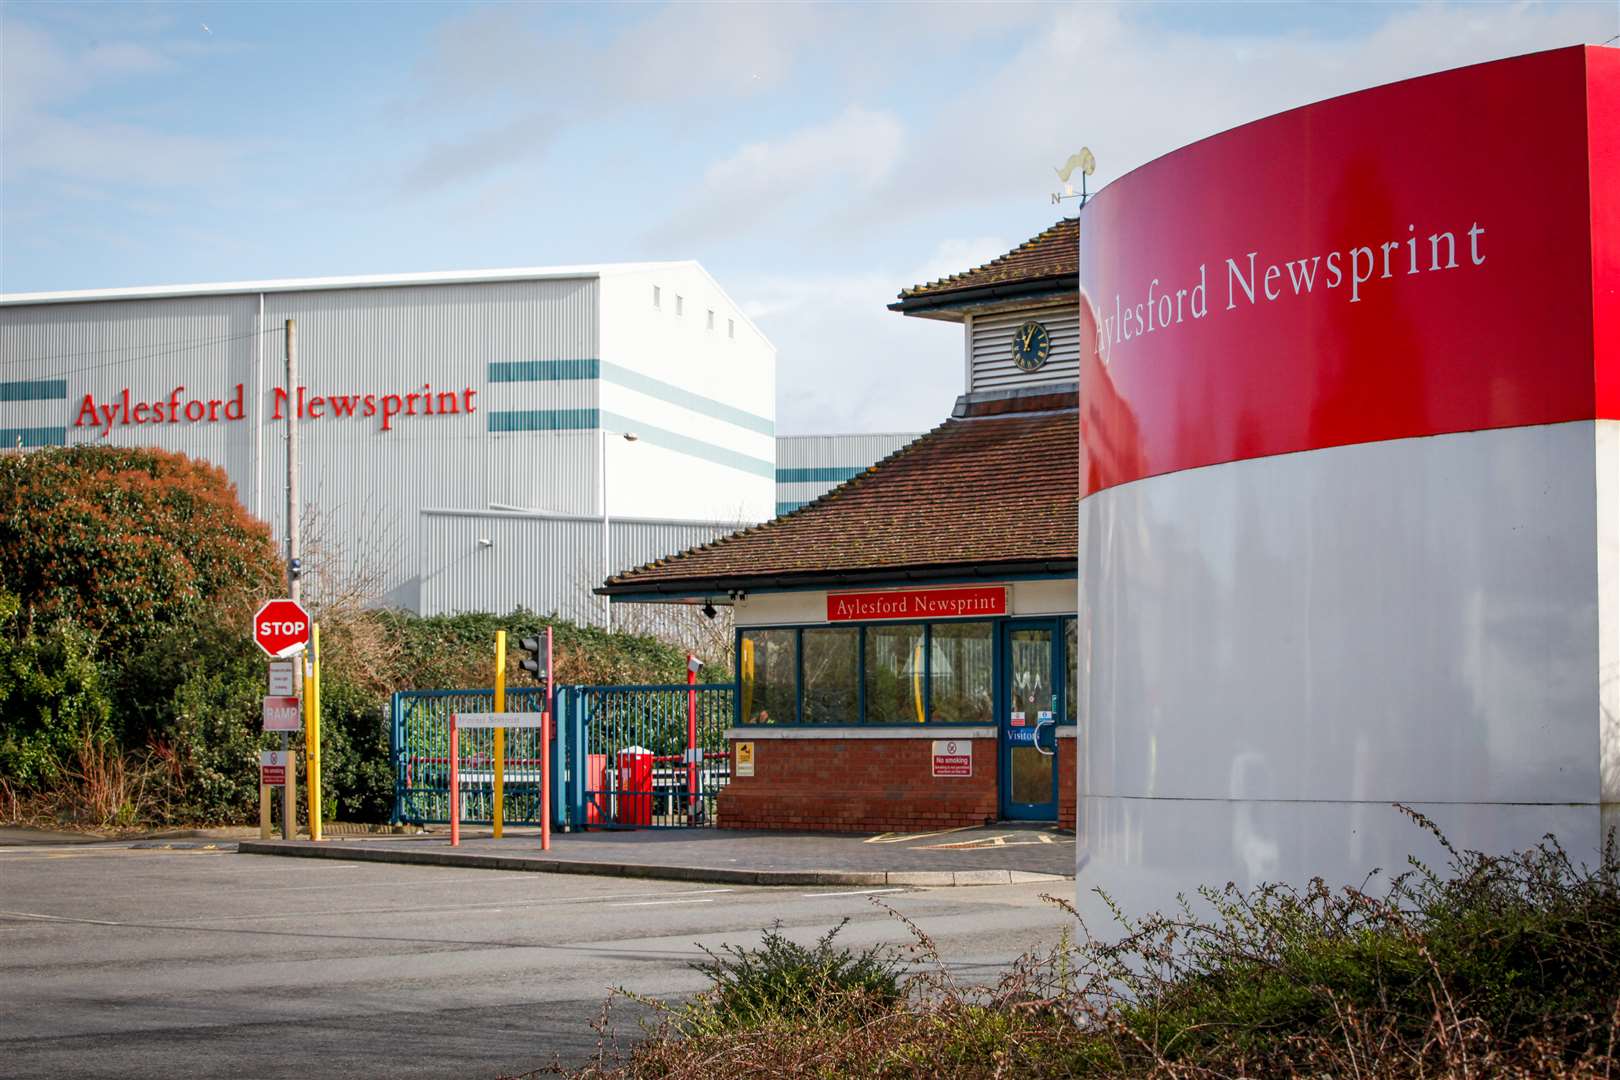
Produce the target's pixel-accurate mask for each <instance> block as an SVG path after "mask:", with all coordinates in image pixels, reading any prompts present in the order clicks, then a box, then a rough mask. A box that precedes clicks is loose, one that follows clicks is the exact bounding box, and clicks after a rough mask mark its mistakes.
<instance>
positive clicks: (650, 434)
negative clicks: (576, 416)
mask: <svg viewBox="0 0 1620 1080" xmlns="http://www.w3.org/2000/svg"><path fill="white" fill-rule="evenodd" d="M602 422H603V423H604V424H606V425H607V426H608V427H610V428H613V429H615V430H618V431H633V432H635V434H636V438H638V439H645V440H646V441H647V442H649V443H651V444H652V445H654V446H662V447H663V448H664V449H666V450H675V451H677V452H679V453H682V454H689V455H691V456H692V457H695V458H702V459H703V460H704V461H712V462H714V463H715V464H716V465H725V466H728V467H730V468H733V469H740V470H741V471H743V472H747V473H753V474H754V475H755V476H763V477H765V478H766V479H770V477H771V476H772V475H774V474H775V472H776V462H774V461H766V460H765V459H764V458H757V457H751V456H749V455H748V454H742V453H738V452H737V451H735V450H727V449H726V448H725V447H723V446H715V445H714V444H713V443H706V442H704V441H703V440H702V439H694V438H692V437H691V436H690V435H682V434H681V433H680V432H678V431H666V430H664V429H663V428H658V427H652V426H650V425H647V424H643V423H642V422H641V421H639V420H631V419H630V418H629V417H626V416H616V415H614V414H613V413H603V414H602Z"/></svg>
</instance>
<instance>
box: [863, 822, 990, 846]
mask: <svg viewBox="0 0 1620 1080" xmlns="http://www.w3.org/2000/svg"><path fill="white" fill-rule="evenodd" d="M976 828H978V826H977V825H958V826H957V827H956V828H954V829H939V830H937V831H935V832H920V833H892V832H886V833H878V834H877V835H876V836H869V837H867V838H866V839H865V840H862V841H861V843H863V844H903V843H905V842H906V841H907V840H922V839H924V838H925V837H929V836H944V835H946V834H947V833H953V832H963V831H965V830H967V829H976Z"/></svg>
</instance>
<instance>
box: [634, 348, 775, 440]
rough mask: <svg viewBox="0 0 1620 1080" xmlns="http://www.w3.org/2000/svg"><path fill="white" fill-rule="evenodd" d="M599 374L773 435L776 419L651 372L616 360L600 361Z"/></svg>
mask: <svg viewBox="0 0 1620 1080" xmlns="http://www.w3.org/2000/svg"><path fill="white" fill-rule="evenodd" d="M602 377H603V378H604V379H606V380H607V381H608V382H610V383H613V384H614V385H615V386H622V387H624V388H625V389H626V390H635V391H637V392H638V393H642V394H646V395H647V396H648V397H655V398H657V399H658V400H660V401H667V402H669V403H670V404H671V405H679V406H680V407H681V408H683V409H690V410H691V411H692V412H695V413H701V414H703V415H704V416H708V417H712V418H713V419H715V420H724V421H725V422H726V423H728V424H735V425H737V426H738V427H740V428H747V429H748V430H749V431H757V432H759V433H760V434H761V435H775V434H776V422H775V421H774V420H770V419H767V418H766V417H763V416H760V415H758V414H756V413H751V412H749V411H748V410H746V409H739V408H737V407H736V406H735V405H727V404H726V403H725V402H723V401H716V400H714V399H713V398H707V397H704V396H703V395H702V394H694V393H693V392H692V391H690V390H683V389H681V388H680V387H679V386H675V385H674V384H672V383H667V382H664V381H663V380H662V379H655V378H653V377H652V376H651V375H643V374H642V373H641V372H639V371H631V370H630V369H629V368H625V367H620V366H619V365H618V364H609V363H604V364H603V365H602Z"/></svg>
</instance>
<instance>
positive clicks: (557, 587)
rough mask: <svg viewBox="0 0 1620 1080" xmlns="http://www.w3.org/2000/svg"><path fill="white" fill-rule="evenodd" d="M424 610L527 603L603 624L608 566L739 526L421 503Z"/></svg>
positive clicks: (622, 565) (615, 568)
mask: <svg viewBox="0 0 1620 1080" xmlns="http://www.w3.org/2000/svg"><path fill="white" fill-rule="evenodd" d="M421 517H422V527H421V532H420V535H421V560H420V562H421V567H422V612H423V614H427V615H438V614H445V613H450V612H456V611H493V612H500V613H504V612H508V611H512V610H514V609H515V608H519V607H524V608H528V609H529V610H531V611H537V612H539V613H541V614H551V613H552V612H556V613H557V614H558V615H561V616H563V617H564V618H568V619H572V620H574V621H576V622H580V623H586V624H590V625H597V626H600V625H602V623H603V620H604V618H605V612H606V609H605V602H604V600H603V598H602V597H600V596H595V595H593V594H592V592H591V590H592V589H593V588H595V587H596V586H597V585H599V584H601V582H602V580H603V579H604V578H605V577H607V576H608V573H606V572H604V568H606V567H610V568H611V573H618V572H619V571H620V570H627V569H629V568H631V567H634V566H641V565H643V564H644V563H648V562H651V561H653V560H654V559H660V558H664V557H665V556H668V555H673V554H675V553H676V552H679V551H684V550H685V549H687V548H690V547H695V546H697V545H699V544H706V543H708V542H709V541H711V540H715V539H718V538H719V537H722V536H725V535H727V534H728V533H731V532H733V531H735V530H736V528H737V526H736V525H735V524H732V523H720V522H686V521H667V520H653V519H629V520H622V521H611V520H610V522H609V532H610V534H611V551H612V554H611V559H605V558H604V555H603V550H602V548H603V536H602V519H601V518H599V517H597V518H593V517H580V516H556V515H549V514H516V513H476V512H469V511H458V510H436V509H430V510H424V511H422V515H421Z"/></svg>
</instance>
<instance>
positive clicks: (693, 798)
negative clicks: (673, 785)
mask: <svg viewBox="0 0 1620 1080" xmlns="http://www.w3.org/2000/svg"><path fill="white" fill-rule="evenodd" d="M697 673H698V664H697V658H696V657H694V656H693V655H692V654H691V653H687V654H686V686H687V690H686V815H687V820H688V822H690V823H691V824H693V825H696V824H697V817H698V756H697V755H698V738H697Z"/></svg>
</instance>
